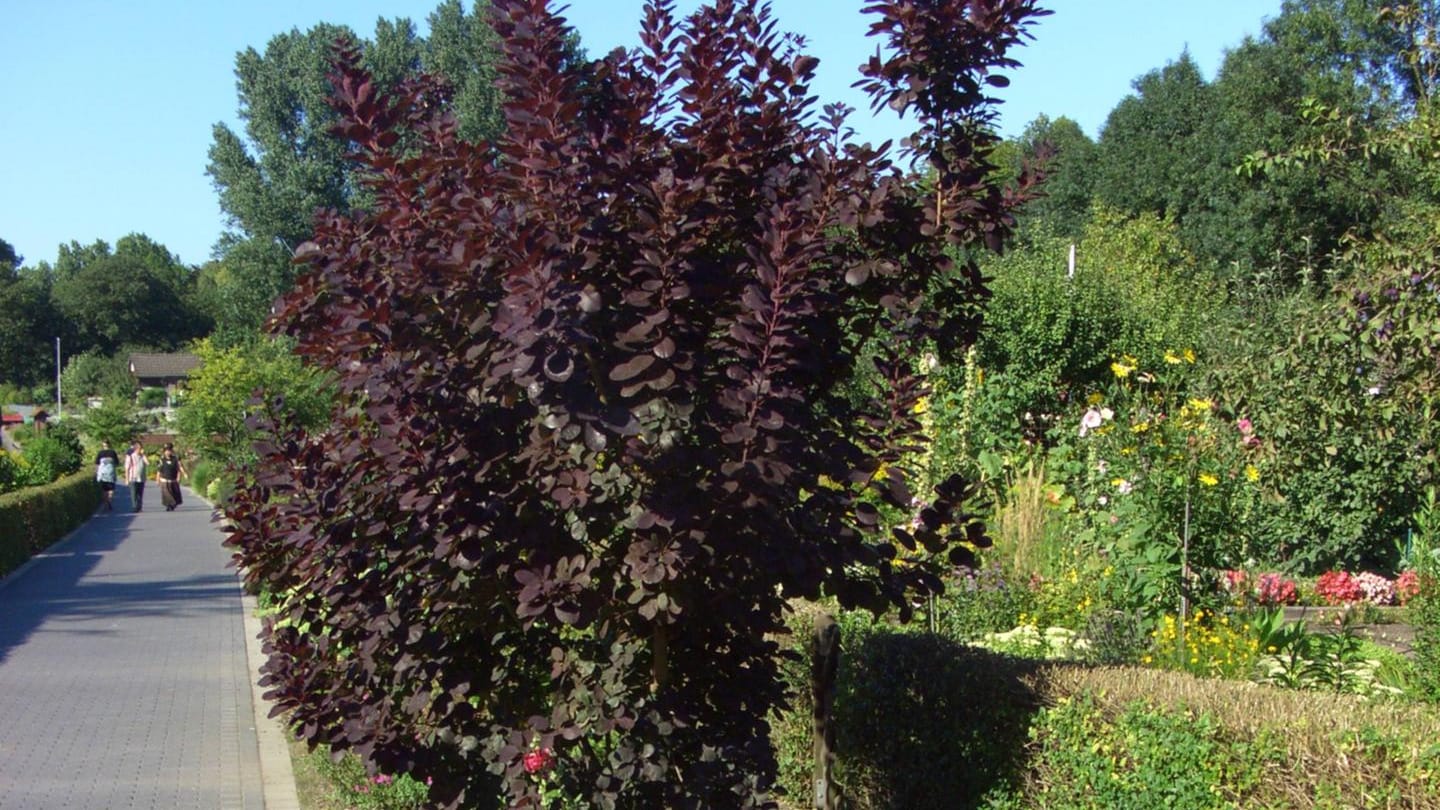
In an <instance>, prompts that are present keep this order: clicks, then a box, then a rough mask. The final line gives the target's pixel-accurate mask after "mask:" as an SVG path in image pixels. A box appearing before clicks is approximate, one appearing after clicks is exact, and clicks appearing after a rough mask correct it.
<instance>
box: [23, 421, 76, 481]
mask: <svg viewBox="0 0 1440 810" xmlns="http://www.w3.org/2000/svg"><path fill="white" fill-rule="evenodd" d="M24 455H25V462H26V463H27V464H29V465H30V470H31V480H32V481H33V482H34V483H42V484H48V483H50V482H51V481H54V480H55V479H57V478H59V477H61V476H63V475H69V474H70V473H73V472H75V471H77V470H79V469H80V445H79V442H78V441H77V442H75V443H73V444H72V443H69V442H66V441H64V440H63V439H59V438H56V437H54V436H51V435H49V434H48V433H47V434H46V435H44V436H40V437H38V438H35V439H31V440H30V442H29V443H27V444H26V445H25V453H24Z"/></svg>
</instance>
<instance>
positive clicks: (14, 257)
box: [0, 239, 25, 274]
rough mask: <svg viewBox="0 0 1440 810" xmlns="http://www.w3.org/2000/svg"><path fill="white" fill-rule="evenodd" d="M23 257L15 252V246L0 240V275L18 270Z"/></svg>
mask: <svg viewBox="0 0 1440 810" xmlns="http://www.w3.org/2000/svg"><path fill="white" fill-rule="evenodd" d="M24 260H25V257H23V256H21V255H20V254H18V253H16V252H15V246H14V245H12V244H10V243H9V242H6V241H5V240H4V239H0V274H3V273H13V272H14V271H15V270H17V269H19V267H20V263H21V262H23V261H24Z"/></svg>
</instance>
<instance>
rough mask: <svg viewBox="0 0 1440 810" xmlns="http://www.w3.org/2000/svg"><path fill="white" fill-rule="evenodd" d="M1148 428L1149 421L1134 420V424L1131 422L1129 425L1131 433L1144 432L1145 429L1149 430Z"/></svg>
mask: <svg viewBox="0 0 1440 810" xmlns="http://www.w3.org/2000/svg"><path fill="white" fill-rule="evenodd" d="M1149 429H1150V423H1149V422H1136V423H1135V424H1133V425H1131V426H1130V432H1131V433H1144V432H1145V431H1147V430H1149Z"/></svg>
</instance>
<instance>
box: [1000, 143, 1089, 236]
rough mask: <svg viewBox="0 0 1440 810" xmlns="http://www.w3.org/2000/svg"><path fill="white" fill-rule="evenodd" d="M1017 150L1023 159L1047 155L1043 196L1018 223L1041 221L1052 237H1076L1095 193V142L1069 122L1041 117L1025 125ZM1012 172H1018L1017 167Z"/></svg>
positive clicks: (1030, 205)
mask: <svg viewBox="0 0 1440 810" xmlns="http://www.w3.org/2000/svg"><path fill="white" fill-rule="evenodd" d="M1019 147H1020V148H1019V149H1018V150H1017V151H1018V154H1017V157H1018V158H1019V159H1022V160H1023V159H1032V160H1033V159H1035V158H1037V157H1038V156H1039V154H1040V152H1041V150H1042V149H1045V150H1047V153H1048V155H1049V165H1048V167H1047V171H1048V174H1047V176H1046V178H1045V196H1044V197H1041V198H1040V199H1038V200H1036V201H1035V202H1033V203H1030V204H1029V205H1027V206H1026V207H1025V211H1024V215H1023V216H1022V218H1021V221H1022V222H1024V223H1026V224H1030V223H1035V222H1043V223H1045V227H1046V228H1047V230H1048V231H1049V232H1051V233H1053V234H1055V235H1058V236H1063V237H1067V238H1078V237H1079V236H1080V232H1081V231H1082V230H1083V229H1084V227H1085V223H1086V222H1087V221H1089V219H1090V207H1091V200H1092V198H1093V197H1094V194H1095V168H1096V146H1095V142H1094V141H1092V140H1091V139H1090V136H1089V135H1086V134H1085V131H1084V130H1082V129H1081V128H1080V125H1079V124H1077V123H1075V122H1074V121H1072V120H1071V119H1069V118H1066V117H1064V116H1061V117H1060V118H1056V119H1054V120H1051V119H1050V118H1049V117H1047V116H1044V115H1041V116H1039V117H1038V118H1036V119H1035V120H1034V121H1031V122H1030V123H1029V124H1028V125H1026V127H1025V131H1024V132H1023V133H1021V135H1020V139H1019ZM1015 170H1016V171H1017V173H1018V171H1019V170H1020V166H1019V165H1018V164H1017V165H1016V166H1015Z"/></svg>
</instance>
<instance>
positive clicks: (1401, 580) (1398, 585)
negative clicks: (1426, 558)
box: [1395, 571, 1420, 605]
mask: <svg viewBox="0 0 1440 810" xmlns="http://www.w3.org/2000/svg"><path fill="white" fill-rule="evenodd" d="M1419 594H1420V577H1419V576H1417V575H1416V574H1415V572H1414V571H1406V572H1405V573H1403V574H1401V575H1400V576H1398V577H1396V578H1395V596H1396V597H1397V598H1398V599H1399V600H1400V604H1402V605H1403V604H1406V603H1408V602H1409V601H1410V600H1411V599H1414V598H1415V597H1416V596H1418V595H1419Z"/></svg>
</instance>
